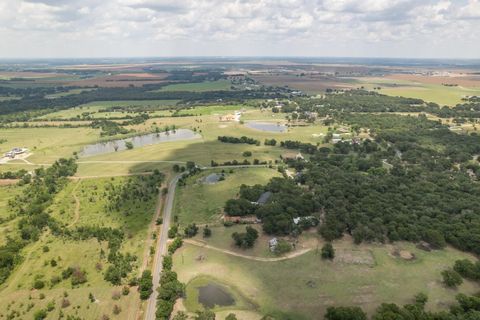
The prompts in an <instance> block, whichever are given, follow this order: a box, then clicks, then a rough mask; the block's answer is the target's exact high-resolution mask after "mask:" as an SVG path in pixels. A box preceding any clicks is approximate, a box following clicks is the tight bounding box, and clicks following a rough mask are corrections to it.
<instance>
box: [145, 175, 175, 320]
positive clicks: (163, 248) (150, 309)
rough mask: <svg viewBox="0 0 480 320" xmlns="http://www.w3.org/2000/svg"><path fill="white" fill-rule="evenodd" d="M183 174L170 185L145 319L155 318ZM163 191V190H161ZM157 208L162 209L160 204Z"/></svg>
mask: <svg viewBox="0 0 480 320" xmlns="http://www.w3.org/2000/svg"><path fill="white" fill-rule="evenodd" d="M182 175H183V173H182V174H179V175H177V176H175V177H174V178H173V179H172V181H170V184H169V185H168V193H167V197H166V201H165V205H164V207H163V224H162V229H161V230H160V236H159V237H157V244H156V251H155V257H154V260H153V270H152V275H153V293H152V295H151V296H150V299H148V302H147V310H146V312H145V320H155V309H156V308H155V307H156V304H157V296H158V292H157V289H158V286H159V284H160V274H161V272H162V263H163V256H164V255H166V253H167V241H168V229H169V228H170V221H171V218H172V209H173V200H174V198H175V188H176V187H177V182H178V180H179V179H180V177H181V176H182ZM160 192H161V191H160ZM157 210H161V208H160V206H159V207H158V208H157Z"/></svg>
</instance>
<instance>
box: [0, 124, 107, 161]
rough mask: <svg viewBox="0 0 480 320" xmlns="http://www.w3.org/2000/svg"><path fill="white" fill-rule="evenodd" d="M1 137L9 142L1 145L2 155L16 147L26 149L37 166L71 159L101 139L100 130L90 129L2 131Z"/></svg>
mask: <svg viewBox="0 0 480 320" xmlns="http://www.w3.org/2000/svg"><path fill="white" fill-rule="evenodd" d="M0 135H1V137H2V138H4V139H6V140H7V142H5V143H2V144H1V145H0V153H2V154H3V153H5V152H7V151H9V150H11V149H12V148H14V147H25V148H28V149H29V150H30V151H31V152H32V153H33V154H32V155H31V156H30V157H29V158H28V161H31V162H32V163H37V164H49V163H53V162H54V161H55V160H57V159H58V158H61V157H70V156H71V155H72V154H73V152H74V151H80V150H81V148H82V146H83V145H85V144H89V143H94V142H95V141H97V140H98V139H99V138H100V134H99V130H98V129H90V128H12V129H0ZM2 167H3V166H2Z"/></svg>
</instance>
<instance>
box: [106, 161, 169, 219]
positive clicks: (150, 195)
mask: <svg viewBox="0 0 480 320" xmlns="http://www.w3.org/2000/svg"><path fill="white" fill-rule="evenodd" d="M164 179H165V175H164V174H163V173H161V172H160V171H159V170H158V169H155V170H154V171H153V173H152V174H150V175H141V176H134V177H129V178H128V179H127V181H126V182H125V183H123V184H113V183H109V184H108V185H107V186H106V187H105V189H106V192H107V195H106V197H107V199H108V203H107V205H106V209H107V210H109V211H113V210H116V211H118V210H121V209H123V210H125V208H128V207H129V206H137V205H139V204H141V203H144V202H148V201H151V200H152V199H155V197H156V195H157V194H158V190H159V187H160V186H161V184H162V183H163V181H164Z"/></svg>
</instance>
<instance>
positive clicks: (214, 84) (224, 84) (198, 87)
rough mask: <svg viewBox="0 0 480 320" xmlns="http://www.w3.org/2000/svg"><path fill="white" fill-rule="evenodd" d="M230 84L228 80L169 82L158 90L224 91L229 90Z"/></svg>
mask: <svg viewBox="0 0 480 320" xmlns="http://www.w3.org/2000/svg"><path fill="white" fill-rule="evenodd" d="M231 85H232V83H231V82H230V81H229V80H217V81H205V82H198V83H179V84H170V85H168V86H165V87H162V88H161V89H160V90H159V91H193V92H206V91H220V90H221V91H224V90H230V87H231Z"/></svg>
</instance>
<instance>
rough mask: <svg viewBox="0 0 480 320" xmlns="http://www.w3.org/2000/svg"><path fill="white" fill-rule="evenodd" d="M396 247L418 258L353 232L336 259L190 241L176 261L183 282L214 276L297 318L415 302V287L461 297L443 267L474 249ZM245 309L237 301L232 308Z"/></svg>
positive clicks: (446, 298)
mask: <svg viewBox="0 0 480 320" xmlns="http://www.w3.org/2000/svg"><path fill="white" fill-rule="evenodd" d="M396 246H398V247H401V248H402V249H403V250H409V251H410V252H412V253H413V254H414V255H415V260H412V261H406V260H403V259H402V258H399V257H396V256H394V255H392V251H393V250H394V248H393V247H392V246H385V245H383V246H382V245H361V246H355V245H353V243H352V241H351V239H345V240H339V241H336V242H334V247H335V248H336V250H337V256H338V258H336V259H335V260H334V261H333V262H329V261H324V260H322V259H321V258H320V255H319V253H318V251H317V250H316V249H313V250H312V251H310V252H308V253H305V254H303V255H301V256H298V257H295V258H292V259H287V260H283V261H278V262H265V261H255V260H252V259H247V258H243V257H236V256H232V255H229V254H226V253H223V252H219V251H217V250H212V249H207V248H201V247H198V246H194V245H190V244H186V245H184V247H182V248H181V249H180V251H179V252H178V253H177V254H176V255H175V256H174V266H175V271H177V272H178V275H179V278H180V280H181V281H183V282H186V283H189V284H191V283H192V281H196V280H195V279H197V278H198V277H211V278H213V279H215V281H217V282H220V283H222V284H223V285H225V286H227V287H228V286H230V287H231V290H232V291H234V292H237V294H241V295H242V296H243V297H245V298H246V299H248V300H251V301H255V302H257V303H258V306H256V307H253V308H252V309H250V310H251V311H258V312H259V313H260V314H269V313H270V314H279V313H286V314H288V315H290V316H291V317H294V318H296V319H312V318H318V316H319V315H322V314H323V313H324V312H325V310H326V308H327V307H328V306H332V305H337V306H338V305H358V306H361V307H363V308H364V309H365V310H366V311H367V312H369V313H372V312H373V311H374V310H375V308H376V307H377V306H378V305H379V304H381V303H383V302H395V303H398V304H404V303H410V302H412V299H413V296H414V295H415V294H417V293H419V292H426V290H428V294H429V303H428V305H427V307H428V308H429V309H431V310H441V309H445V308H446V306H448V304H449V303H451V302H453V299H454V294H452V292H451V291H452V290H451V289H446V288H445V287H444V286H443V285H442V284H441V276H440V272H441V271H442V270H443V269H444V268H446V267H448V266H450V265H451V264H452V263H453V261H454V260H455V259H458V258H464V257H466V256H468V255H467V254H464V253H461V252H459V251H456V250H453V249H449V248H448V249H446V250H442V251H433V252H424V251H421V250H419V249H417V248H415V247H414V245H412V244H409V243H398V244H396ZM300 270H301V271H300ZM193 283H194V282H193ZM427 288H428V289H427ZM188 290H191V289H189V287H188V285H187V292H188ZM476 290H477V289H476V285H475V284H474V283H471V282H466V283H464V284H463V285H462V286H461V287H460V288H459V289H458V292H464V293H470V294H471V293H474V292H476ZM191 298H192V299H193V298H195V296H193V297H192V296H187V298H186V301H183V306H184V307H186V308H187V310H188V311H190V312H193V311H195V309H196V308H199V307H200V305H198V302H196V301H189V299H191ZM188 308H190V309H188ZM192 308H194V309H192ZM244 308H245V307H244V305H242V304H240V305H235V306H232V307H230V311H232V312H236V310H237V309H240V310H241V309H244ZM220 309H221V308H220ZM257 318H259V316H257ZM257 318H256V317H255V316H252V319H257Z"/></svg>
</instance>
